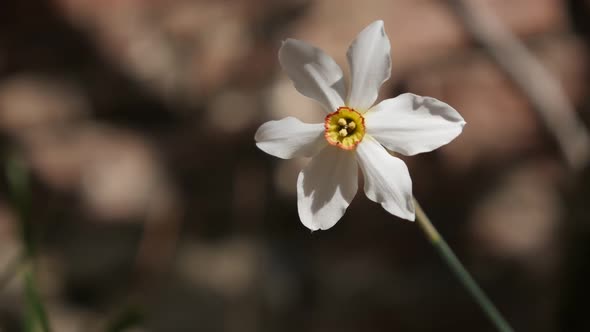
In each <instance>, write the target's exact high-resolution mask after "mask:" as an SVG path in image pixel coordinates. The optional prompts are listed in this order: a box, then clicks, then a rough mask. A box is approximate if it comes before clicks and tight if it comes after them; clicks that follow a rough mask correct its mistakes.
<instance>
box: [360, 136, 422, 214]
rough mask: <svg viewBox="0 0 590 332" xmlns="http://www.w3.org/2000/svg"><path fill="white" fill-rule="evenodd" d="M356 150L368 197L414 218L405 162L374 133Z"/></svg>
mask: <svg viewBox="0 0 590 332" xmlns="http://www.w3.org/2000/svg"><path fill="white" fill-rule="evenodd" d="M356 151H357V160H358V163H359V165H360V167H361V169H362V171H363V175H364V177H365V194H366V195H367V197H368V198H369V199H370V200H372V201H373V202H377V203H380V204H381V206H383V208H384V209H385V210H386V211H387V212H389V213H391V214H393V215H396V216H398V217H400V218H404V219H407V220H411V221H413V220H414V218H415V215H414V202H413V200H412V179H411V178H410V173H409V172H408V167H406V164H405V163H404V162H403V161H402V160H401V159H399V158H396V157H394V156H392V155H390V154H389V153H388V152H387V150H385V149H384V148H383V146H381V144H379V143H378V142H377V141H375V140H374V139H372V138H371V137H367V136H365V139H364V140H363V141H362V142H361V143H360V144H359V145H358V147H357V148H356Z"/></svg>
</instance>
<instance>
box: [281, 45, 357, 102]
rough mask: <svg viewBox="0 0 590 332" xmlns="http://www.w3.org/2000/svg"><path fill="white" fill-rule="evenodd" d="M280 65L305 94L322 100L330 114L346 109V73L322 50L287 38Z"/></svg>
mask: <svg viewBox="0 0 590 332" xmlns="http://www.w3.org/2000/svg"><path fill="white" fill-rule="evenodd" d="M279 62H280V63H281V66H282V67H283V69H284V70H285V71H286V72H287V75H289V78H291V80H292V81H293V83H294V85H295V89H297V91H299V93H301V94H302V95H304V96H306V97H309V98H312V99H315V100H317V101H319V102H320V103H321V104H322V106H324V108H325V109H326V111H327V112H328V113H330V112H334V111H336V109H338V107H340V106H344V95H345V90H346V88H345V86H344V79H343V75H342V70H341V69H340V67H339V66H338V64H336V62H335V61H334V60H333V59H332V58H331V57H330V56H328V55H326V54H325V53H324V52H323V51H322V50H320V49H319V48H316V47H313V46H311V45H309V44H307V43H305V42H302V41H300V40H296V39H287V40H286V41H284V42H283V46H281V49H280V50H279Z"/></svg>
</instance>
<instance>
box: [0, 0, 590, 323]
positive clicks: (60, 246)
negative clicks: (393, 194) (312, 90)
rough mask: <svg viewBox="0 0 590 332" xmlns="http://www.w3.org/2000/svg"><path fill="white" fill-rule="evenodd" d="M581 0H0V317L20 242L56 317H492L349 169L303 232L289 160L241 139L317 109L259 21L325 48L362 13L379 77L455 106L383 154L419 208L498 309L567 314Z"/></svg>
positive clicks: (581, 108)
mask: <svg viewBox="0 0 590 332" xmlns="http://www.w3.org/2000/svg"><path fill="white" fill-rule="evenodd" d="M589 18H590V1H584V0H570V1H566V0H464V1H459V0H453V1H450V0H449V1H437V0H420V1H418V0H375V1H351V0H284V1H273V0H234V1H229V0H228V1H214V0H171V1H165V0H3V1H2V2H1V3H0V151H1V154H0V161H1V163H2V169H5V170H6V172H3V173H2V176H1V180H0V286H1V288H0V331H2V332H5V331H6V332H12V331H21V330H23V329H24V328H25V327H24V326H23V321H26V316H27V309H26V308H27V305H26V302H27V296H26V294H24V292H23V288H24V286H23V278H22V276H21V273H20V272H19V271H20V268H19V266H20V265H21V264H20V263H19V262H20V261H21V259H22V257H23V252H29V251H28V250H27V248H28V247H31V246H33V247H35V248H36V249H35V250H34V254H30V255H29V254H27V255H28V256H27V260H28V261H32V262H34V266H35V273H36V280H37V284H38V290H39V293H40V295H41V298H42V299H43V302H44V305H45V309H46V311H47V316H48V319H49V323H50V325H51V327H52V330H53V331H58V332H70V331H84V332H86V331H91V332H92V331H172V332H174V331H220V332H232V331H240V332H249V331H252V332H254V331H298V332H299V331H311V332H319V331H340V332H353V331H493V327H492V325H491V324H490V323H489V322H488V320H487V318H486V317H485V316H484V315H483V314H482V312H481V311H480V309H479V308H478V307H477V305H476V304H475V303H474V302H473V301H472V299H471V298H470V297H469V296H468V295H467V293H466V292H465V291H464V289H463V288H462V287H461V285H460V283H459V282H458V281H457V280H456V279H455V278H454V276H453V275H452V274H451V273H450V271H449V270H448V268H447V267H446V265H444V263H443V262H442V261H441V259H440V258H439V257H438V255H437V253H436V251H434V250H433V249H432V247H431V246H430V244H429V243H428V241H427V240H426V239H425V237H424V235H423V234H422V233H421V231H420V229H419V228H418V227H417V225H416V224H413V223H409V222H406V221H403V220H399V219H397V218H396V217H393V216H391V215H389V214H387V213H386V212H385V211H384V210H383V209H381V208H380V207H379V206H378V205H377V204H375V203H372V202H370V201H369V200H368V199H367V198H366V197H365V196H364V194H363V193H362V192H359V193H358V194H357V196H356V198H355V200H354V201H353V203H352V205H351V206H350V208H349V209H348V211H347V213H346V215H345V216H344V218H342V220H340V222H339V223H338V224H337V225H336V226H335V227H334V228H332V229H330V230H329V231H319V232H314V233H310V232H309V230H308V229H306V228H305V227H304V226H303V225H302V224H301V223H300V221H299V218H298V216H297V208H296V198H295V180H296V177H297V173H298V171H299V170H300V169H301V167H303V165H305V163H306V162H307V161H306V160H292V161H283V160H279V159H277V158H274V157H272V156H269V155H266V154H265V153H263V152H262V151H260V150H258V149H257V148H256V147H255V144H254V138H253V137H254V132H255V131H256V129H257V128H258V126H259V125H261V124H262V123H263V122H265V121H268V120H271V119H280V118H282V117H285V116H287V115H293V116H297V117H299V118H300V119H302V120H304V121H307V122H312V121H318V120H319V121H321V118H322V112H320V111H318V105H317V104H315V103H314V102H313V101H311V100H309V99H306V98H305V97H303V96H300V95H299V94H298V93H297V91H296V90H295V89H294V88H293V86H292V84H291V82H290V81H289V80H288V79H287V77H286V76H285V74H284V73H283V72H282V71H281V69H280V66H279V64H278V60H277V50H278V47H280V42H281V40H283V39H285V38H287V37H292V38H297V39H302V40H305V41H307V42H309V43H312V44H314V45H316V46H318V47H320V48H322V49H323V50H325V51H326V52H327V53H328V54H330V55H331V56H333V57H334V59H336V61H337V62H338V63H339V64H340V65H341V66H342V67H343V68H346V58H345V53H346V49H347V48H348V46H349V44H350V42H351V41H352V40H353V39H354V37H355V36H356V34H357V33H358V32H359V31H360V30H361V29H362V28H364V27H365V26H366V25H368V24H369V23H370V22H372V21H374V20H376V19H383V20H384V21H385V28H386V32H387V33H388V35H389V38H390V40H391V45H392V60H393V72H392V77H391V79H390V80H389V81H388V82H387V83H386V84H385V85H384V86H383V88H382V90H381V97H382V98H391V97H394V96H396V95H397V94H399V93H403V92H413V93H416V94H420V95H427V96H432V97H436V98H438V99H441V100H443V101H445V102H447V103H448V104H450V105H452V106H453V107H454V108H455V109H457V110H458V111H459V112H460V113H461V114H462V116H463V117H464V118H465V119H466V121H467V123H468V124H467V126H466V127H465V130H464V132H463V134H462V135H461V136H459V137H458V138H457V139H456V140H455V141H453V142H452V143H451V144H449V145H447V146H445V147H443V148H441V149H439V150H437V151H435V152H432V153H427V154H423V155H419V156H415V157H411V158H404V160H406V162H407V164H408V166H409V169H410V173H411V174H412V177H413V182H414V194H415V195H416V197H417V198H418V200H420V201H421V202H422V205H423V206H424V208H425V210H426V211H427V213H428V214H429V215H430V217H431V218H432V219H433V222H434V224H435V225H436V226H437V227H438V228H439V230H440V231H441V233H442V234H443V235H444V236H445V238H446V239H447V240H448V242H449V244H450V246H451V247H452V248H454V250H455V251H456V253H457V255H458V256H459V258H460V259H461V260H462V261H463V262H464V263H465V265H466V266H467V268H468V269H469V270H470V271H471V272H472V273H473V275H474V277H475V279H476V280H478V282H479V283H480V284H481V286H482V287H483V288H484V289H485V291H486V292H487V293H488V295H489V296H490V297H491V299H492V300H493V301H494V302H495V303H496V305H497V306H498V308H499V309H500V311H502V312H503V313H504V314H505V316H506V318H507V319H508V320H509V321H510V322H511V323H512V325H513V327H514V328H515V330H516V331H541V332H542V331H547V332H549V331H590V321H589V320H588V313H589V312H590V308H589V307H588V298H589V296H590V287H589V285H588V280H590V218H589V217H588V212H589V211H590V207H588V203H589V197H590V170H589V168H588V163H587V161H588V154H589V153H590V148H589V144H588V135H587V128H588V124H589V120H590V113H589V112H590V111H589V108H590V84H589V82H590V81H589V77H590V75H589V74H590V72H589V69H590V68H589V66H590V61H589V57H590V53H589V42H590V20H589ZM345 71H346V70H345ZM14 174H17V175H16V177H18V176H20V177H21V178H24V179H25V180H28V184H27V183H26V182H23V183H25V184H22V183H21V187H20V188H21V189H22V190H24V191H28V192H29V195H21V196H18V195H17V196H18V197H20V201H19V200H16V201H15V200H14V199H12V197H14V196H15V195H14V185H11V183H14V177H15V175H14ZM18 174H20V175H18ZM11 177H12V178H11ZM11 188H12V189H11ZM23 197H24V198H23ZM23 200H24V203H23ZM23 205H24V207H23ZM23 211H24V212H23ZM23 224H26V225H25V226H26V227H24V226H23ZM23 229H25V231H24V233H26V234H25V236H23V235H22V234H23Z"/></svg>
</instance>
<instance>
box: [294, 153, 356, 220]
mask: <svg viewBox="0 0 590 332" xmlns="http://www.w3.org/2000/svg"><path fill="white" fill-rule="evenodd" d="M357 189H358V166H357V163H356V160H355V155H354V153H351V152H350V151H344V150H342V149H339V148H336V147H332V146H328V147H326V148H325V149H323V150H322V151H321V152H320V153H319V154H318V155H316V156H315V157H314V158H313V159H312V160H311V162H310V163H309V164H308V165H307V166H306V167H305V169H303V171H301V172H300V173H299V177H298V178H297V208H298V211H299V218H301V222H302V223H303V224H304V225H305V226H306V227H307V228H309V229H311V230H312V231H315V230H318V229H328V228H330V227H332V226H334V225H335V224H336V222H338V220H340V218H341V217H342V216H343V215H344V212H345V211H346V208H347V207H348V205H350V202H352V199H353V198H354V195H356V191H357Z"/></svg>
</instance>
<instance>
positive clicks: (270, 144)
mask: <svg viewBox="0 0 590 332" xmlns="http://www.w3.org/2000/svg"><path fill="white" fill-rule="evenodd" d="M254 140H256V146H258V148H259V149H260V150H262V151H264V152H266V153H268V154H271V155H273V156H275V157H279V158H283V159H290V158H294V157H312V156H314V155H315V154H316V153H318V152H319V151H320V150H321V149H322V148H323V147H324V146H326V145H327V142H326V139H325V138H324V124H323V123H314V124H309V123H303V122H301V121H299V120H298V119H296V118H293V117H288V118H284V119H281V120H277V121H268V122H266V123H264V124H263V125H262V126H260V128H258V130H257V131H256V135H254Z"/></svg>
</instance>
